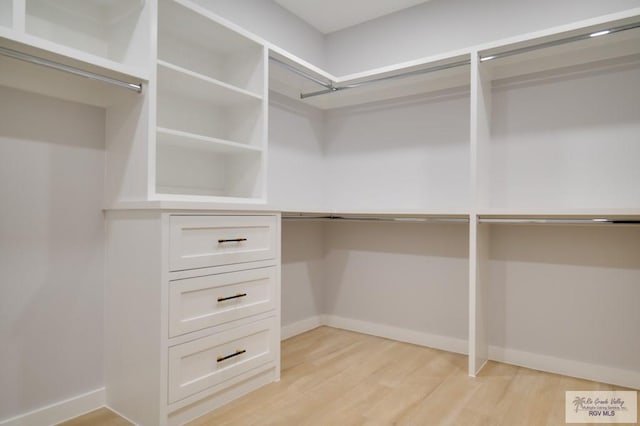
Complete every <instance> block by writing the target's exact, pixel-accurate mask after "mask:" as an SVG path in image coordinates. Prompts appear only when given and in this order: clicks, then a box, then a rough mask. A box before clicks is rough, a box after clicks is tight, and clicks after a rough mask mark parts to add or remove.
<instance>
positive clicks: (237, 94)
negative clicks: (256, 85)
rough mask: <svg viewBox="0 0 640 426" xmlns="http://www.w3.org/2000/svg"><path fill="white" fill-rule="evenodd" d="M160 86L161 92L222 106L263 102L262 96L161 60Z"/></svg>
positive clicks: (159, 69)
mask: <svg viewBox="0 0 640 426" xmlns="http://www.w3.org/2000/svg"><path fill="white" fill-rule="evenodd" d="M158 86H159V89H160V91H166V92H170V93H174V94H179V96H181V97H187V98H189V99H193V100H196V101H201V102H207V103H212V104H214V103H215V104H216V105H220V106H237V105H245V104H247V103H254V104H255V103H259V102H261V101H262V96H259V95H256V94H254V93H251V92H249V91H247V90H243V89H240V88H237V87H235V86H231V85H229V84H227V83H224V82H222V81H219V80H215V79H213V78H210V77H207V76H204V75H202V74H198V73H195V72H193V71H189V70H187V69H184V68H181V67H179V66H177V65H173V64H170V63H168V62H165V61H161V60H159V61H158Z"/></svg>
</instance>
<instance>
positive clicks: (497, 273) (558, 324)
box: [488, 225, 640, 374]
mask: <svg viewBox="0 0 640 426" xmlns="http://www.w3.org/2000/svg"><path fill="white" fill-rule="evenodd" d="M490 252H491V255H490V281H489V284H490V285H489V299H488V300H489V309H488V311H489V342H490V345H492V346H497V347H506V348H509V349H512V350H518V351H524V352H529V353H535V354H540V355H547V356H553V357H557V358H564V359H569V360H575V361H578V362H585V363H590V364H597V365H603V366H609V367H612V368H618V369H622V370H629V371H634V372H636V374H637V372H638V371H640V357H639V356H638V354H640V328H639V327H638V324H640V310H639V309H638V306H637V305H638V303H637V302H638V300H640V285H639V284H640V255H639V254H640V228H638V227H633V226H631V227H625V226H622V227H620V226H616V227H611V226H600V227H593V226H588V227H584V226H510V225H509V226H507V225H500V226H498V225H495V226H492V229H491V251H490Z"/></svg>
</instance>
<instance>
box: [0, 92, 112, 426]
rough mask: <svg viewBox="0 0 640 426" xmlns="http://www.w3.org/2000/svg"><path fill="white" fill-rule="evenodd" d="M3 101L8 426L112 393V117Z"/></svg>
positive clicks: (2, 397) (0, 354)
mask: <svg viewBox="0 0 640 426" xmlns="http://www.w3.org/2000/svg"><path fill="white" fill-rule="evenodd" d="M0 99H1V100H2V101H1V102H0V199H1V200H2V208H0V273H1V274H2V278H1V284H0V342H2V344H0V359H1V360H2V362H0V420H1V419H5V418H9V417H12V416H15V415H18V414H21V413H24V412H27V411H29V410H32V409H35V408H39V407H41V406H44V405H47V404H50V403H54V402H58V401H60V400H63V399H65V398H69V397H73V396H76V395H78V394H81V393H84V392H88V391H91V390H94V389H97V388H100V387H102V386H103V302H104V300H103V290H104V259H103V251H104V235H103V233H104V229H103V225H104V221H103V215H102V210H101V208H102V197H103V183H104V182H103V172H102V170H103V169H104V127H105V118H104V110H102V109H99V108H94V107H88V106H84V105H80V104H75V103H72V102H66V101H61V100H55V99H52V98H47V97H44V96H40V95H33V94H29V93H25V92H21V91H18V90H13V89H7V88H2V87H0Z"/></svg>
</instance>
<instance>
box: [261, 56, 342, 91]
mask: <svg viewBox="0 0 640 426" xmlns="http://www.w3.org/2000/svg"><path fill="white" fill-rule="evenodd" d="M269 59H270V60H272V61H273V62H275V63H276V64H278V65H280V66H282V67H284V68H286V69H288V70H289V71H291V72H292V73H294V74H298V75H299V76H300V77H303V78H306V79H307V80H311V81H313V82H314V83H316V84H318V85H320V86H322V87H326V88H327V89H328V90H331V89H332V88H333V81H331V80H329V82H328V83H327V82H324V81H322V80H320V79H319V78H317V77H314V76H312V75H311V74H309V73H306V72H304V71H301V70H299V69H298V68H296V67H294V66H293V65H289V64H288V63H286V62H284V61H281V60H280V59H278V58H274V57H273V56H269Z"/></svg>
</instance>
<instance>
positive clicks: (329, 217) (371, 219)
mask: <svg viewBox="0 0 640 426" xmlns="http://www.w3.org/2000/svg"><path fill="white" fill-rule="evenodd" d="M282 219H283V220H302V221H304V220H320V221H325V220H326V221H330V220H337V221H341V222H393V223H469V219H468V218H456V217H390V216H335V215H324V216H321V215H320V216H312V215H308V216H298V215H282Z"/></svg>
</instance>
